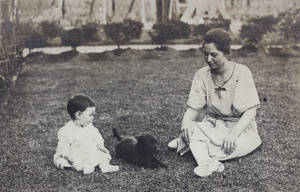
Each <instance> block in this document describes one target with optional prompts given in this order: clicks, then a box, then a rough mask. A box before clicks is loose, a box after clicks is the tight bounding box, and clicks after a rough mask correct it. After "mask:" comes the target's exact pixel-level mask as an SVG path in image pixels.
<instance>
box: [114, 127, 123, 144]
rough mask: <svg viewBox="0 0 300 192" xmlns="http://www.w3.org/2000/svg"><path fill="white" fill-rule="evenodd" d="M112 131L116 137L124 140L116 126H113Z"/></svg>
mask: <svg viewBox="0 0 300 192" xmlns="http://www.w3.org/2000/svg"><path fill="white" fill-rule="evenodd" d="M112 132H113V134H114V136H115V138H116V139H117V140H118V141H121V140H122V137H120V135H119V134H118V132H117V130H116V128H113V130H112Z"/></svg>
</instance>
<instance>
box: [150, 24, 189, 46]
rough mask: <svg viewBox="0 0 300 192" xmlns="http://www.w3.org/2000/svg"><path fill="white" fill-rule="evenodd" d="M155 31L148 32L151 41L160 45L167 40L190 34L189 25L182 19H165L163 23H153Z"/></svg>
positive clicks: (186, 36) (185, 36)
mask: <svg viewBox="0 0 300 192" xmlns="http://www.w3.org/2000/svg"><path fill="white" fill-rule="evenodd" d="M152 28H153V29H154V30H155V32H154V33H152V32H149V35H150V37H151V39H152V43H155V44H160V45H161V47H162V46H163V44H165V43H166V42H167V41H168V40H171V39H181V38H188V37H189V35H190V34H191V27H190V25H189V24H187V23H184V22H182V21H167V22H163V23H158V24H154V25H153V27H152Z"/></svg>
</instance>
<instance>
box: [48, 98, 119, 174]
mask: <svg viewBox="0 0 300 192" xmlns="http://www.w3.org/2000/svg"><path fill="white" fill-rule="evenodd" d="M67 111H68V113H69V114H70V116H71V120H70V121H69V122H68V123H67V124H66V125H65V126H64V127H62V128H61V129H59V131H58V140H59V141H58V145H57V150H56V153H55V154H54V158H53V161H54V164H55V166H56V167H58V168H59V169H64V167H72V168H74V169H76V170H77V171H83V173H84V174H89V173H92V172H94V170H95V167H96V166H99V168H100V169H101V171H102V172H103V173H106V172H115V171H118V170H119V166H113V165H110V163H109V162H110V160H111V156H110V154H109V151H108V150H107V149H106V148H105V146H104V140H103V138H102V135H101V134H100V133H99V131H98V129H97V128H95V127H94V125H93V123H92V121H93V119H94V114H95V112H96V107H95V103H94V101H93V100H92V99H91V98H90V97H88V96H86V95H81V94H79V95H75V96H74V97H73V98H71V99H70V100H69V102H68V105H67Z"/></svg>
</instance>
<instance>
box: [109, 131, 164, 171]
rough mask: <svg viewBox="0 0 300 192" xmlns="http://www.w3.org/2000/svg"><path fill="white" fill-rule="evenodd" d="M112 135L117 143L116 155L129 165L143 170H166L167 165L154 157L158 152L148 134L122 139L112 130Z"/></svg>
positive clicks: (152, 138) (156, 143) (155, 143)
mask: <svg viewBox="0 0 300 192" xmlns="http://www.w3.org/2000/svg"><path fill="white" fill-rule="evenodd" d="M113 134H114V136H115V137H116V138H117V140H118V141H119V143H118V144H117V145H116V147H115V150H116V153H117V155H118V156H119V157H120V158H122V159H124V160H125V161H127V162H129V163H133V164H136V165H138V166H140V167H145V168H158V167H163V168H168V167H167V165H165V164H164V163H162V162H161V161H159V160H158V159H157V158H155V157H154V155H155V154H157V153H158V152H159V150H158V141H157V139H156V138H155V137H154V136H153V135H150V134H147V135H141V136H138V137H125V138H122V137H120V136H119V134H118V133H117V130H116V129H115V128H114V129H113Z"/></svg>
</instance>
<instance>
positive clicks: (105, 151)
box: [99, 147, 109, 154]
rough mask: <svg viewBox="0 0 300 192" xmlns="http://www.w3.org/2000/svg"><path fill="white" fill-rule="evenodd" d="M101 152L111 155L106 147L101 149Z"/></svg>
mask: <svg viewBox="0 0 300 192" xmlns="http://www.w3.org/2000/svg"><path fill="white" fill-rule="evenodd" d="M99 150H100V151H102V152H103V153H107V154H109V151H108V150H107V149H106V148H104V147H99Z"/></svg>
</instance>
